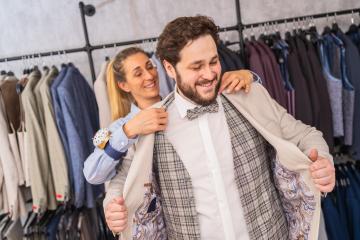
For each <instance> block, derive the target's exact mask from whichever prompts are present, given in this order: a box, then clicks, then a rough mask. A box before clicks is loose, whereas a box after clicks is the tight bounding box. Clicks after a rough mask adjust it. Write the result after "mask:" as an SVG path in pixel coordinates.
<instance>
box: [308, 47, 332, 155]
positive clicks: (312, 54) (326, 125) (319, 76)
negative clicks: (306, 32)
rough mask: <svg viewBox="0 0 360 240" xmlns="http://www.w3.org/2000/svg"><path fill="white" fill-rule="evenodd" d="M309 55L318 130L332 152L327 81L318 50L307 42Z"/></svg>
mask: <svg viewBox="0 0 360 240" xmlns="http://www.w3.org/2000/svg"><path fill="white" fill-rule="evenodd" d="M306 47H307V55H308V58H309V63H310V67H311V70H312V73H313V76H314V85H315V86H316V89H317V93H316V94H317V96H318V100H319V107H320V110H319V111H320V112H319V122H318V129H319V130H320V131H321V132H322V133H323V134H324V138H325V140H326V142H327V144H328V145H329V149H330V152H332V150H333V148H334V138H333V136H334V134H333V125H332V124H333V123H332V115H331V107H330V99H329V92H328V91H327V85H326V80H325V78H324V75H323V72H322V67H321V64H320V60H319V58H318V55H317V52H316V49H315V47H314V45H313V43H312V42H310V41H306Z"/></svg>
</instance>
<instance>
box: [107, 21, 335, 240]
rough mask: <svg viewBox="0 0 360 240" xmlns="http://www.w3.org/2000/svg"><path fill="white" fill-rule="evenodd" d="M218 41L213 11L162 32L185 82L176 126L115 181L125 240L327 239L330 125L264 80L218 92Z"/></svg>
mask: <svg viewBox="0 0 360 240" xmlns="http://www.w3.org/2000/svg"><path fill="white" fill-rule="evenodd" d="M218 41H219V39H218V34H217V27H216V25H215V24H214V23H213V22H212V20H210V19H209V18H207V17H203V16H198V17H182V18H178V19H175V20H174V21H172V22H170V23H169V24H168V25H167V26H166V27H165V29H164V31H163V33H162V34H161V35H160V38H159V43H158V47H157V54H158V55H159V57H160V59H161V61H162V62H163V64H164V67H165V69H166V71H167V73H168V74H169V75H170V77H172V78H174V79H175V81H176V85H177V87H176V91H175V93H174V94H171V95H170V96H169V97H167V98H166V99H165V100H164V101H163V102H162V103H161V104H160V106H161V105H162V106H165V107H166V108H167V111H168V114H169V121H168V127H167V129H166V130H165V131H164V132H158V133H156V134H152V135H147V136H144V137H142V138H140V139H139V141H138V143H137V144H136V146H135V149H136V151H135V153H134V156H133V157H132V162H131V166H130V168H129V169H126V170H125V172H126V171H128V175H127V178H126V181H125V186H124V188H122V184H121V180H119V177H118V176H116V177H115V178H114V179H113V180H112V183H111V184H110V187H109V190H108V193H107V196H106V199H105V201H104V207H105V215H106V219H107V223H108V225H109V227H110V229H111V230H113V231H114V232H122V236H123V238H124V239H177V240H178V239H317V234H318V225H319V216H320V191H321V192H324V193H326V192H330V191H331V190H332V189H333V187H334V184H335V173H334V167H333V164H332V157H331V155H330V154H329V153H328V147H327V145H326V143H325V141H324V139H323V138H322V134H321V133H320V132H319V131H317V130H316V129H314V128H311V127H309V126H307V125H304V124H302V123H301V122H300V121H296V120H295V119H294V118H292V117H291V116H290V115H289V114H287V113H286V110H285V109H283V108H282V107H281V106H280V105H278V104H277V103H276V102H275V101H274V100H272V99H271V98H270V96H269V95H268V93H267V91H266V90H265V89H264V88H263V87H262V86H261V85H259V84H256V83H255V84H253V88H252V91H251V92H250V93H248V94H247V95H244V94H242V93H239V94H235V95H234V96H230V95H226V94H225V95H222V96H218V94H217V93H218V88H219V79H220V74H221V66H220V63H219V56H218V53H217V49H216V43H217V42H218ZM307 156H308V157H307ZM309 158H310V160H311V161H310V160H309ZM120 171H122V170H120ZM121 196H123V198H124V199H123V198H122V197H121Z"/></svg>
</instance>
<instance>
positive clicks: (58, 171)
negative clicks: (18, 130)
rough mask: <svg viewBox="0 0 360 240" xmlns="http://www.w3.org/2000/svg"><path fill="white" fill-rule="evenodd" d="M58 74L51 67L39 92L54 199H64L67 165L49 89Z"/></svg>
mask: <svg viewBox="0 0 360 240" xmlns="http://www.w3.org/2000/svg"><path fill="white" fill-rule="evenodd" d="M58 74H59V71H58V70H57V69H56V68H55V67H53V68H52V69H51V70H50V72H49V74H48V76H47V77H46V78H45V79H44V81H43V82H42V83H41V85H40V86H39V92H40V96H41V101H42V106H43V110H44V113H43V114H44V121H45V133H46V134H45V135H46V141H47V146H48V150H49V158H50V166H51V170H52V177H53V182H54V187H55V192H56V199H57V200H58V201H64V199H68V197H69V193H70V183H69V176H68V166H67V161H66V156H65V152H64V148H63V145H62V142H61V139H60V136H59V132H58V131H57V127H56V123H55V115H54V109H53V106H52V99H51V95H50V89H49V86H50V85H51V83H52V82H53V80H54V79H55V77H56V76H57V75H58Z"/></svg>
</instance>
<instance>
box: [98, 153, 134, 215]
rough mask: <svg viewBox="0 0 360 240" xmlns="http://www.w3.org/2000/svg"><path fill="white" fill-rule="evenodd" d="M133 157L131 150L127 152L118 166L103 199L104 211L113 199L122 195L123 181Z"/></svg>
mask: <svg viewBox="0 0 360 240" xmlns="http://www.w3.org/2000/svg"><path fill="white" fill-rule="evenodd" d="M133 156H134V152H133V150H132V149H131V150H129V151H128V154H127V155H126V156H125V157H124V159H123V163H122V164H121V166H119V168H118V171H117V173H116V175H115V177H114V178H112V179H111V181H110V183H109V186H108V188H107V192H106V195H105V198H104V202H103V207H104V209H106V206H107V204H108V203H109V202H110V201H111V200H112V199H114V198H115V197H119V196H122V195H123V190H124V185H125V180H126V177H127V174H128V172H129V169H130V165H131V161H132V158H133Z"/></svg>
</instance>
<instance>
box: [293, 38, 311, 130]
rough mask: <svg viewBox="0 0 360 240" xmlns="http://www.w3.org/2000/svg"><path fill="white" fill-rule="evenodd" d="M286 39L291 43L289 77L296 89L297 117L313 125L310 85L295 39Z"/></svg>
mask: <svg viewBox="0 0 360 240" xmlns="http://www.w3.org/2000/svg"><path fill="white" fill-rule="evenodd" d="M286 41H287V43H288V44H289V56H288V63H289V77H290V81H291V83H292V84H293V86H294V88H295V91H296V94H295V118H296V119H299V120H301V121H302V122H303V123H305V124H308V125H311V124H312V122H313V111H312V104H311V100H310V93H309V91H308V89H309V87H308V84H307V81H306V80H305V77H304V75H303V73H302V70H301V67H300V63H299V57H298V52H297V49H296V45H295V41H294V39H293V38H292V37H290V38H288V39H287V40H286ZM304 106H306V107H304Z"/></svg>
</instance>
